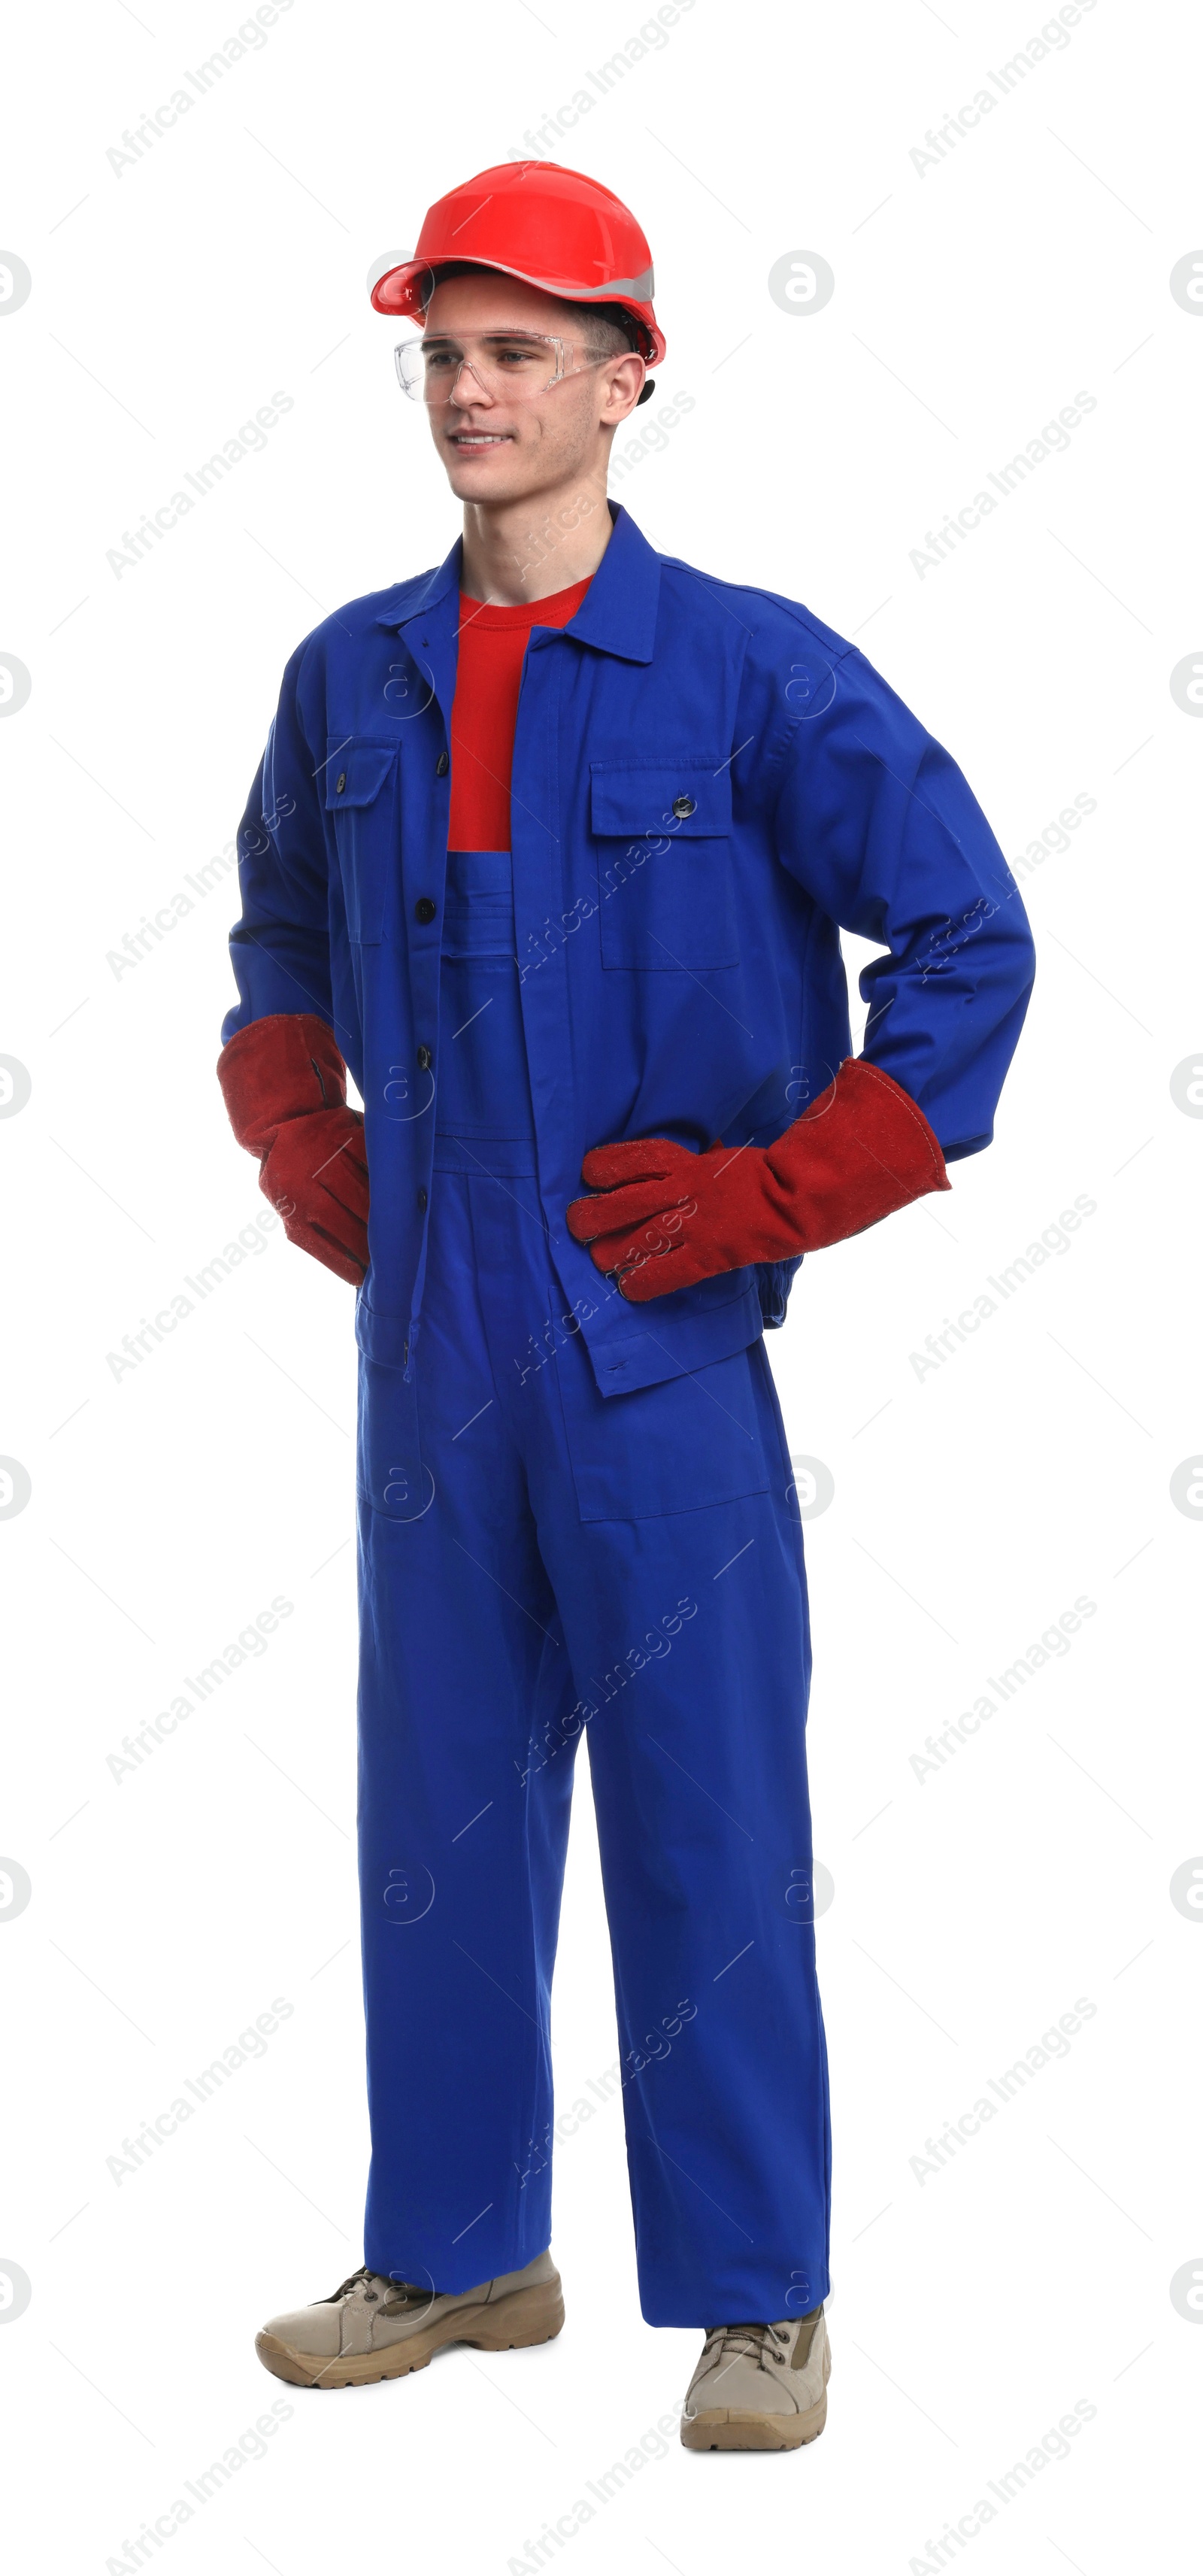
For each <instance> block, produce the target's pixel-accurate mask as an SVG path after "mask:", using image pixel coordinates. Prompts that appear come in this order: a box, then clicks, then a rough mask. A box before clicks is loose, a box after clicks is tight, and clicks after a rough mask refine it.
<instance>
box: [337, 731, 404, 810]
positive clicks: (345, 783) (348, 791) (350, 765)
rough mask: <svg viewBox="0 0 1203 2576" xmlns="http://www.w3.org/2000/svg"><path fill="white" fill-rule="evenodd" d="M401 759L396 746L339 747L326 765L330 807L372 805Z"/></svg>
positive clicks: (349, 744) (355, 744) (351, 744)
mask: <svg viewBox="0 0 1203 2576" xmlns="http://www.w3.org/2000/svg"><path fill="white" fill-rule="evenodd" d="M396 757H397V745H396V743H395V742H342V743H335V744H334V746H333V747H332V750H331V753H330V757H329V759H328V760H327V762H326V804H327V807H328V808H329V809H330V810H331V811H333V812H337V811H338V808H339V807H340V806H342V805H370V804H371V803H372V800H373V798H374V797H376V796H378V795H379V794H380V790H381V788H382V787H383V785H384V782H385V779H386V778H387V776H388V774H389V771H390V769H391V768H392V765H393V762H394V761H395V759H396Z"/></svg>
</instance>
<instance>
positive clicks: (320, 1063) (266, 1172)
mask: <svg viewBox="0 0 1203 2576" xmlns="http://www.w3.org/2000/svg"><path fill="white" fill-rule="evenodd" d="M217 1079H218V1081H219V1082H220V1084H221V1088H222V1092H223V1095H224V1097H225V1104H226V1107H227V1109H228V1110H229V1113H230V1125H231V1126H232V1128H233V1130H234V1133H235V1135H236V1137H237V1138H238V1142H239V1144H240V1145H245V1147H246V1150H247V1152H248V1154H258V1156H259V1158H260V1162H259V1187H260V1189H261V1190H262V1191H263V1194H264V1197H265V1198H269V1199H270V1200H271V1203H272V1206H273V1207H274V1208H275V1209H276V1210H277V1212H278V1214H279V1215H280V1216H282V1217H283V1219H284V1231H285V1234H286V1235H287V1236H288V1240H289V1242H290V1243H298V1244H299V1245H300V1247H301V1250H302V1251H303V1252H311V1253H312V1254H313V1257H314V1259H315V1261H322V1262H324V1263H325V1265H326V1268H327V1270H335V1271H337V1273H338V1276H339V1278H340V1279H349V1280H350V1282H351V1285H352V1287H353V1288H358V1286H359V1283H360V1281H361V1279H362V1278H363V1277H364V1275H365V1272H366V1270H367V1266H368V1167H367V1161H366V1159H365V1156H364V1150H363V1118H362V1115H361V1113H360V1111H359V1110H358V1109H349V1108H348V1107H347V1068H346V1066H345V1064H344V1063H343V1060H342V1057H341V1055H340V1054H339V1051H338V1048H337V1047H336V1045H335V1043H334V1040H333V1038H332V1036H331V1034H330V1031H329V1029H328V1028H327V1026H326V1023H325V1021H324V1020H319V1019H316V1018H314V1016H313V1015H312V1013H310V1012H308V1011H300V1012H296V1013H293V1012H291V1011H280V1012H276V1013H275V1014H274V1015H273V1016H272V1017H271V1018H270V1019H266V1020H252V1022H251V1024H250V1027H249V1028H245V1029H239V1030H238V1032H237V1034H236V1036H234V1037H232V1038H231V1039H230V1042H229V1045H228V1046H225V1047H223V1048H222V1051H221V1055H220V1058H219V1060H218V1066H217Z"/></svg>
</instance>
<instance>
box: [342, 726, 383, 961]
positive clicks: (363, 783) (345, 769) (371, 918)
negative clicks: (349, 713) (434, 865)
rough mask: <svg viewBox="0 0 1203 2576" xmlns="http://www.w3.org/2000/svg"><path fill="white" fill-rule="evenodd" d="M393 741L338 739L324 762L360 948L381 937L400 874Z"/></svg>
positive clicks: (350, 920)
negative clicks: (344, 740)
mask: <svg viewBox="0 0 1203 2576" xmlns="http://www.w3.org/2000/svg"><path fill="white" fill-rule="evenodd" d="M397 756H398V755H397V745H396V743H395V742H341V743H336V744H335V745H334V746H333V747H332V749H331V752H330V756H329V758H328V759H327V762H326V811H327V813H328V814H330V815H331V816H332V817H333V823H334V838H335V841H336V843H337V847H338V866H339V874H340V876H341V878H342V889H343V900H344V902H345V904H346V909H347V930H348V934H349V936H350V937H351V938H352V939H353V940H355V941H357V942H358V943H360V944H361V945H362V946H364V947H376V946H378V945H379V943H380V941H381V940H382V939H383V937H384V932H385V924H386V921H387V920H388V918H389V915H390V912H391V909H392V907H391V905H390V900H389V897H390V890H391V889H392V887H393V885H394V883H395V882H396V881H397V880H398V879H399V877H400V873H401V852H400V847H399V842H398V832H397Z"/></svg>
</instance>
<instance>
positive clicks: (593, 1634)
mask: <svg viewBox="0 0 1203 2576" xmlns="http://www.w3.org/2000/svg"><path fill="white" fill-rule="evenodd" d="M510 880H511V867H510V858H509V854H508V853H506V852H497V851H452V852H451V853H450V854H449V857H448V862H447V883H448V895H447V907H446V926H445V938H444V949H443V959H442V996H441V1004H442V1024H443V1026H444V1029H445V1030H446V1032H447V1034H446V1036H445V1038H444V1040H443V1061H444V1074H443V1080H442V1082H441V1084H440V1089H439V1095H438V1101H439V1106H438V1112H437V1119H438V1124H437V1128H436V1134H435V1142H434V1154H433V1170H432V1178H431V1209H430V1229H429V1247H428V1261H427V1271H426V1281H425V1297H424V1313H425V1323H424V1329H423V1334H422V1341H421V1347H420V1349H419V1351H418V1353H417V1356H416V1362H415V1364H414V1365H413V1366H411V1368H410V1371H409V1374H408V1376H407V1375H406V1373H405V1371H404V1370H403V1369H401V1368H398V1367H397V1366H396V1365H395V1364H390V1362H389V1361H388V1360H387V1359H384V1360H381V1359H380V1358H378V1357H376V1356H375V1355H374V1352H373V1348H372V1343H373V1328H372V1326H371V1324H370V1322H369V1320H368V1314H369V1310H367V1309H366V1308H363V1307H361V1309H360V1338H361V1344H362V1348H361V1357H360V1373H361V1375H360V1445H359V1491H360V1553H359V1572H360V1605H361V1639H362V1652H361V1679H360V1782H359V1788H360V1795H359V1843H360V1886H361V1894H362V1921H363V1961H364V1995H365V2005H366V2016H367V2039H368V2094H369V2104H370V2112H371V2126H372V2166H371V2177H370V2182H369V2188H368V2204H367V2216H366V2221H365V2254H366V2259H367V2261H368V2262H369V2263H370V2264H371V2265H372V2266H373V2268H374V2269H375V2270H377V2271H379V2272H383V2273H392V2274H394V2275H396V2276H398V2277H400V2278H403V2279H405V2280H415V2281H419V2282H422V2283H424V2284H425V2285H426V2286H428V2287H431V2288H437V2289H441V2290H462V2289H468V2288H471V2286H472V2285H473V2283H474V2282H477V2281H480V2280H484V2279H488V2278H491V2277H493V2276H495V2275H496V2274H498V2273H502V2272H509V2271H515V2270H517V2269H518V2268H519V2267H520V2266H521V2265H523V2264H525V2263H528V2262H529V2261H531V2259H532V2258H533V2257H534V2256H535V2255H536V2254H538V2253H540V2252H541V2251H542V2249H543V2247H544V2246H545V2245H546V2244H547V2243H548V2241H549V2239H550V2236H551V2182H552V2161H553V2157H552V2141H553V2124H555V2123H556V2122H557V2121H558V2122H559V2124H560V2133H561V2138H562V2141H563V2143H564V2144H565V2145H567V2143H568V2141H569V2140H570V2139H571V2137H572V2136H574V2135H576V2134H578V2133H579V2131H580V2129H581V2128H582V2127H584V2126H585V2125H586V2123H587V2122H588V2121H589V2120H590V2119H591V2118H599V2117H604V2116H608V2117H609V2118H610V2120H611V2122H612V2123H616V2121H617V2118H618V2111H617V2107H616V2106H617V2104H618V2102H619V2101H620V2100H621V2102H622V2104H623V2108H624V2114H625V2121H626V2133H627V2149H628V2163H629V2171H630V2180H631V2193H632V2201H633V2206H634V2213H635V2235H636V2246H637V2253H638V2262H639V2281H640V2294H641V2300H642V2305H643V2311H644V2314H645V2316H646V2317H647V2319H648V2321H649V2323H651V2324H653V2325H693V2326H706V2325H711V2324H714V2323H715V2322H717V2321H718V2320H720V2319H726V2320H729V2321H735V2320H737V2319H739V2318H742V2317H748V2316H764V2317H769V2316H773V2317H779V2316H787V2315H790V2314H803V2313H805V2311H806V2310H807V2309H808V2308H811V2307H813V2306H814V2304H815V2302H816V2301H817V2300H818V2299H820V2298H822V2297H823V2296H824V2295H825V2293H826V2289H827V2244H828V2173H829V2165H830V2146H829V2135H828V2115H827V2073H826V2061H825V2053H824V2042H823V2026H822V2019H821V2015H820V2009H819V1999H818V1993H817V1989H816V1983H815V1962H814V1934H813V1928H812V1919H811V1916H812V1908H811V1900H810V1888H811V1875H810V1866H811V1864H810V1818H809V1808H808V1803H807V1792H806V1763H805V1736H804V1726H805V1715H806V1696H807V1687H808V1681H809V1670H810V1652H809V1639H808V1630H807V1611H806V1592H805V1578H804V1574H803V1565H802V1545H801V1537H802V1534H801V1530H800V1527H799V1525H798V1519H797V1513H796V1510H795V1509H794V1507H793V1501H792V1495H791V1490H790V1474H791V1471H790V1465H789V1460H788V1457H787V1454H786V1447H785V1439H784V1434H783V1431H782V1426H781V1419H780V1414H779V1412H778V1408H777V1401H776V1397H775V1394H774V1391H773V1385H772V1379H771V1376H770V1373H769V1369H768V1364H767V1360H766V1357H765V1351H764V1345H763V1343H762V1342H759V1341H756V1342H753V1343H752V1345H751V1347H750V1348H745V1349H743V1350H740V1351H737V1352H735V1353H733V1354H732V1355H731V1356H730V1357H727V1358H725V1359H721V1360H718V1361H713V1362H711V1363H710V1364H709V1365H708V1366H706V1367H703V1368H700V1369H698V1370H697V1371H696V1372H695V1373H693V1374H689V1375H678V1376H676V1377H675V1378H673V1379H672V1380H671V1381H669V1382H666V1383H662V1384H659V1385H656V1386H651V1387H647V1388H644V1389H642V1390H639V1391H636V1392H634V1393H630V1394H627V1395H624V1396H621V1397H619V1398H618V1399H617V1400H616V1401H607V1400H606V1399H604V1398H603V1397H602V1395H601V1394H600V1393H599V1391H598V1387H597V1382H596V1378H595V1376H594V1372H593V1369H592V1367H591V1365H590V1362H589V1359H588V1356H587V1353H586V1350H585V1347H584V1343H583V1337H582V1336H583V1324H584V1321H585V1320H586V1317H585V1315H584V1313H583V1312H582V1310H581V1307H580V1306H578V1308H577V1310H576V1311H574V1310H573V1309H571V1308H569V1307H568V1306H567V1305H566V1303H565V1300H564V1295H563V1291H562V1289H561V1287H560V1284H559V1281H558V1279H557V1276H556V1271H555V1267H554V1265H553V1262H552V1259H551V1256H550V1247H549V1243H548V1237H547V1230H546V1224H545V1220H544V1215H543V1210H542V1206H541V1204H540V1196H539V1186H538V1179H537V1157H536V1151H535V1134H534V1124H533V1114H532V1106H531V1096H530V1085H529V1081H528V1078H527V1070H526V1063H525V1055H524V1049H523V1044H522V1029H521V1018H520V1006H519V984H518V968H517V963H516V960H515V956H514V944H513V916H512V904H511V895H510ZM614 1294H615V1291H614V1289H613V1288H612V1287H611V1286H610V1285H609V1283H608V1282H606V1281H603V1280H602V1279H600V1278H599V1277H598V1276H597V1274H596V1272H595V1273H594V1275H593V1278H592V1280H591V1282H590V1288H589V1293H588V1296H587V1298H586V1299H585V1300H584V1305H585V1306H586V1307H587V1309H588V1315H589V1316H593V1315H595V1314H596V1313H597V1312H599V1311H600V1310H601V1308H602V1306H603V1304H604V1302H605V1301H606V1300H608V1299H611V1298H613V1296H614ZM582 1736H586V1737H587V1739H588V1744H589V1761H590V1770H591V1778H592V1786H593V1794H594V1801H595V1806H596V1810H597V1819H598V1832H599V1837H600V1844H601V1855H602V1868H603V1874H604V1881H605V1895H606V1907H607V1913H608V1917H609V1924H610V1935H611V1944H612V1950H613V1959H614V1979H615V1994H616V2002H617V2014H618V2030H619V2055H618V2061H617V2067H616V2068H609V2069H607V2068H604V2067H599V2068H596V2069H594V2070H593V2072H592V2079H591V2081H590V2080H587V2082H586V2084H585V2086H584V2087H583V2089H582V2091H581V2093H580V2094H579V2095H576V2096H574V2095H562V2096H561V2097H560V2098H559V2099H558V2100H557V2099H556V2097H555V2095H554V2093H553V2088H552V2072H551V2038H550V2027H549V2013H550V1994H551V1983H552V1968H553V1963H554V1958H555V1948H556V1932H557V1926H558V1920H559V1910H560V1890H561V1884H562V1878H563V1870H564V1853H565V1845H566V1841H567V1835H568V1818H569V1804H570V1799H571V1794H572V1777H573V1764H574V1758H575V1755H576V1750H577V1746H578V1744H579V1742H580V1740H581V1737H582ZM608 2105H609V2106H610V2107H609V2110H608V2113H607V2106H608Z"/></svg>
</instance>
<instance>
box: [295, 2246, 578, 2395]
mask: <svg viewBox="0 0 1203 2576" xmlns="http://www.w3.org/2000/svg"><path fill="white" fill-rule="evenodd" d="M563 2323H564V2292H563V2289H562V2287H561V2283H560V2276H559V2274H558V2272H557V2273H556V2274H555V2276H554V2278H553V2279H552V2280H550V2281H537V2282H536V2283H535V2284H534V2285H533V2287H532V2288H531V2289H529V2290H511V2291H510V2293H509V2295H508V2297H506V2298H504V2299H498V2300H497V2301H496V2302H495V2304H494V2305H493V2306H491V2307H489V2306H482V2307H479V2308H457V2309H454V2310H453V2311H452V2312H451V2313H450V2314H449V2315H447V2316H445V2317H440V2318H439V2320H438V2322H437V2323H436V2324H435V2325H432V2326H426V2327H422V2326H419V2327H418V2328H417V2329H416V2331H415V2332H414V2333H413V2334H412V2335H407V2336H406V2337H405V2340H404V2342H402V2343H396V2344H391V2345H389V2346H388V2347H387V2348H386V2349H385V2350H383V2351H381V2352H343V2353H331V2354H328V2355H324V2356H323V2355H322V2354H320V2353H313V2352H300V2351H298V2349H297V2347H296V2346H295V2344H288V2343H282V2342H281V2341H280V2338H279V2336H278V2335H273V2334H268V2333H267V2332H266V2331H264V2332H263V2333H262V2334H257V2335H256V2337H255V2350H256V2352H257V2353H258V2355H259V2359H260V2361H261V2362H262V2364H263V2367H264V2369H265V2370H270V2371H271V2373H272V2375H273V2377H274V2378H276V2379H286V2380H287V2381H288V2382H289V2384H290V2386H291V2387H293V2388H367V2387H370V2386H371V2385H372V2384H373V2382H374V2381H376V2380H378V2379H407V2378H408V2377H409V2374H410V2372H411V2370H425V2369H426V2368H427V2367H428V2365H429V2364H430V2363H431V2362H432V2361H433V2359H434V2356H435V2354H436V2352H441V2351H442V2349H443V2347H444V2345H445V2344H452V2343H468V2344H473V2345H474V2346H475V2348H476V2350H477V2352H516V2351H520V2350H522V2349H523V2348H524V2347H525V2346H526V2345H527V2344H535V2343H550V2342H551V2341H552V2339H553V2337H554V2336H556V2335H558V2333H559V2331H560V2328H561V2326H562V2325H563Z"/></svg>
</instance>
